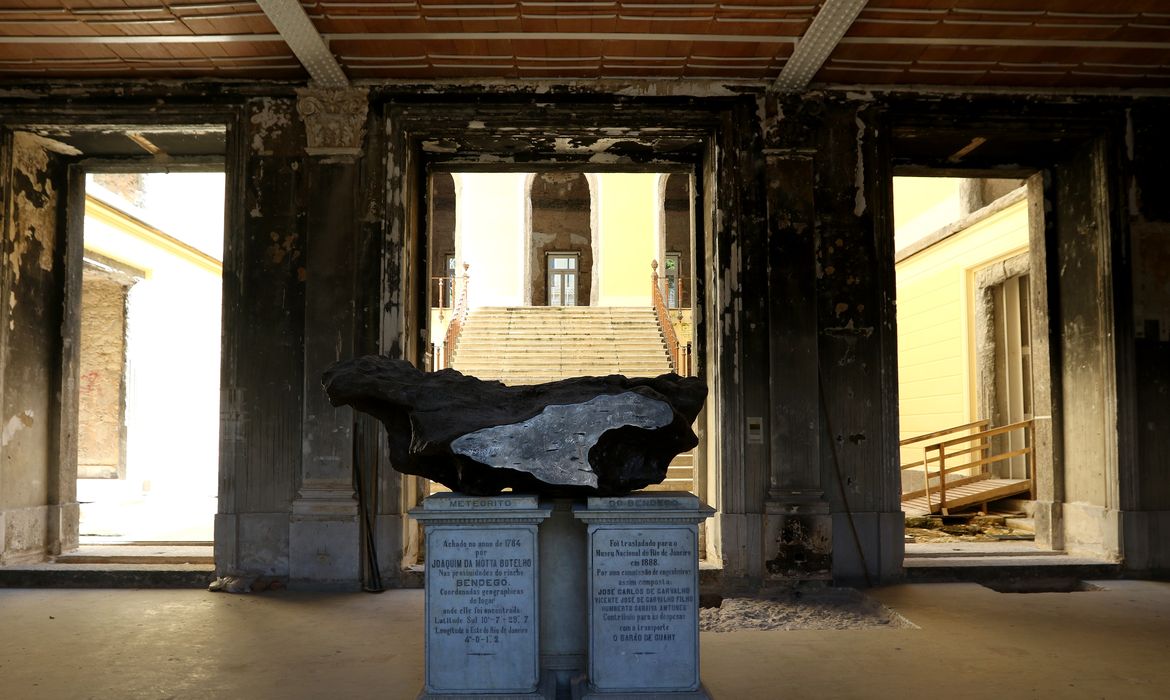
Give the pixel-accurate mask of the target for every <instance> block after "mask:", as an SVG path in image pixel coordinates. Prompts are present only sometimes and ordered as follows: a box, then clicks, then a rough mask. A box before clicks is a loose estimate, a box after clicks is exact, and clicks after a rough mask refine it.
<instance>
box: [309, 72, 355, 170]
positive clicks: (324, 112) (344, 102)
mask: <svg viewBox="0 0 1170 700" xmlns="http://www.w3.org/2000/svg"><path fill="white" fill-rule="evenodd" d="M367 94H368V91H367V90H366V89H365V88H318V87H307V88H297V113H298V114H300V115H301V119H302V120H304V122H305V135H306V141H307V142H308V143H307V145H306V146H305V153H308V154H309V155H311V156H346V157H350V158H356V157H357V156H358V155H360V154H361V152H362V134H363V131H364V130H363V126H364V125H365V123H366V110H367V109H368V106H369V102H368V100H367Z"/></svg>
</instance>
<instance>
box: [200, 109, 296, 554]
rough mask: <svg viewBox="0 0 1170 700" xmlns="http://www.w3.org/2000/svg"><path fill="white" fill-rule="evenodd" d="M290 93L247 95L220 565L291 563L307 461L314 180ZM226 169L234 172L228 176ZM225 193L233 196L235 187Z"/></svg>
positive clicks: (228, 299)
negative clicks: (295, 507)
mask: <svg viewBox="0 0 1170 700" xmlns="http://www.w3.org/2000/svg"><path fill="white" fill-rule="evenodd" d="M294 115H295V101H294V100H293V99H291V98H285V99H280V98H269V97H265V98H257V99H253V100H249V101H248V103H247V105H246V110H245V118H244V120H243V122H244V131H245V133H244V134H242V135H241V140H242V142H243V144H244V145H245V148H246V152H245V154H244V160H243V162H242V163H240V164H239V166H240V167H242V177H243V184H244V192H243V193H242V194H243V197H242V201H241V200H236V201H241V204H242V208H243V211H244V212H246V216H242V217H240V220H241V221H242V226H241V228H240V230H238V231H234V232H233V231H229V232H228V235H227V236H226V240H225V246H224V247H225V251H224V268H223V278H224V287H223V314H224V340H223V343H224V344H223V355H222V363H223V367H222V377H223V382H224V385H223V397H222V399H221V411H222V415H223V418H222V420H221V425H220V445H221V447H220V502H219V510H220V514H219V515H217V516H216V532H215V542H216V565H217V567H218V569H219V570H220V573H221V574H225V573H235V572H249V573H253V574H261V575H272V576H287V575H288V519H289V516H288V513H289V509H290V504H291V502H292V499H293V496H294V493H295V490H296V486H297V478H298V475H299V472H300V466H301V445H302V440H303V438H304V436H303V433H302V419H303V410H304V409H303V402H304V392H305V381H304V362H303V358H304V356H303V352H304V309H305V297H304V285H305V264H306V261H305V231H304V211H305V207H306V197H307V196H309V194H308V192H307V191H306V183H305V182H304V176H303V158H304V135H303V126H302V124H301V122H300V121H299V120H298V119H296V117H295V116H294ZM229 181H230V179H229ZM228 201H229V202H230V201H233V198H232V197H230V196H229V200H228Z"/></svg>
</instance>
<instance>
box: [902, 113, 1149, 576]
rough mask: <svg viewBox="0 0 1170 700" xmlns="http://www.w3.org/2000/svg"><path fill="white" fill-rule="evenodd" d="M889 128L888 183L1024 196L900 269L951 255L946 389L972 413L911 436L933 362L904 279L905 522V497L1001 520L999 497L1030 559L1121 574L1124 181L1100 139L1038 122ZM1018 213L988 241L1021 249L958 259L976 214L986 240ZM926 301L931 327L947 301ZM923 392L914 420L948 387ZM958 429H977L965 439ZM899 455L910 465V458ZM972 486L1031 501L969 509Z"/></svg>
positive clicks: (926, 120)
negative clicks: (1021, 522)
mask: <svg viewBox="0 0 1170 700" xmlns="http://www.w3.org/2000/svg"><path fill="white" fill-rule="evenodd" d="M895 121H896V122H897V123H898V125H897V126H895V127H893V136H892V140H891V147H892V154H893V158H894V169H893V174H894V175H903V176H909V177H915V178H926V179H927V180H928V181H930V182H933V183H935V184H936V185H937V184H938V183H941V182H943V181H942V180H940V179H939V178H961V179H962V182H963V183H965V184H963V186H962V191H963V192H964V193H965V194H964V195H963V196H966V195H968V194H970V193H972V192H986V191H987V190H988V188H991V189H995V188H996V187H997V182H998V181H1002V180H1015V181H1016V182H1014V183H1007V184H1008V185H1009V186H1010V187H1015V185H1016V184H1018V183H1019V182H1020V181H1023V182H1024V183H1025V185H1024V187H1023V188H1016V189H1014V190H1013V191H1014V192H1015V193H1016V194H1014V195H1011V193H1010V192H1009V193H1007V194H1001V195H998V196H996V197H993V198H991V199H990V203H984V204H983V205H982V208H981V209H980V210H976V211H969V210H968V211H964V212H963V214H961V215H960V220H959V222H957V223H952V224H950V225H944V226H943V228H942V229H941V233H937V234H932V235H928V236H926V237H925V238H924V239H923V240H922V242H920V243H918V244H916V246H917V250H909V251H907V250H903V254H901V255H899V260H900V264H901V263H902V262H905V261H907V260H910V259H911V257H919V258H921V257H923V256H922V254H923V252H925V251H928V250H930V249H931V248H935V249H936V250H942V251H945V250H947V248H948V246H950V248H951V249H952V253H953V254H952V255H950V260H951V261H952V263H953V264H954V269H956V270H958V271H959V272H958V273H957V274H958V275H959V277H960V279H959V280H958V281H959V285H960V289H963V290H964V291H963V297H964V299H965V307H966V309H967V318H966V321H965V322H964V321H963V320H962V319H961V318H960V319H959V320H958V321H955V322H953V325H954V326H956V327H958V328H959V329H960V332H958V333H956V334H955V337H958V338H959V339H960V342H959V343H957V346H958V352H957V353H954V354H958V355H960V357H961V361H960V362H959V363H958V365H957V369H955V370H954V371H953V372H952V374H954V375H957V376H959V377H960V378H961V381H960V382H959V383H960V384H963V385H964V386H966V387H968V388H967V389H966V390H965V396H964V398H963V402H962V403H963V406H964V407H966V409H967V410H968V411H969V413H968V414H967V415H966V416H963V415H960V414H955V415H952V416H950V417H949V418H948V419H947V420H940V421H938V423H940V424H941V425H939V426H938V428H937V429H934V432H939V431H941V430H944V429H948V428H949V429H951V430H950V432H949V434H947V433H944V434H942V435H932V434H931V432H930V431H931V430H932V428H931V427H928V426H926V425H919V426H915V425H914V424H913V421H914V420H915V416H914V415H912V414H914V413H915V411H913V410H909V411H908V410H907V409H908V408H913V406H912V404H913V402H914V395H913V391H914V389H913V387H911V386H910V384H911V383H912V382H913V381H914V379H915V377H914V372H915V371H917V369H918V368H916V366H915V365H916V364H927V360H928V359H929V353H928V352H927V350H926V349H919V350H918V352H919V357H915V356H914V354H913V353H914V352H915V348H914V345H913V343H912V342H911V341H910V339H909V338H908V335H909V333H910V332H912V331H913V329H912V328H911V327H910V326H911V325H912V324H913V323H914V318H913V316H914V307H915V302H914V300H913V296H912V295H911V294H909V293H907V290H906V287H905V280H903V279H902V276H901V274H899V288H898V324H899V328H898V332H899V355H900V359H899V373H900V375H901V376H900V378H899V383H900V387H901V394H902V396H901V403H902V413H903V415H902V441H901V442H902V447H903V448H904V452H903V455H902V461H903V464H902V466H903V467H907V466H908V464H913V462H914V461H917V462H918V465H917V466H915V467H914V468H913V469H905V468H904V469H903V470H902V474H903V476H904V479H903V508H904V510H909V508H907V502H908V501H907V498H908V496H909V494H908V493H907V492H908V491H913V490H915V489H916V490H918V491H919V492H925V491H932V493H931V494H930V495H929V496H927V498H930V499H932V500H933V501H934V504H935V506H936V508H935V509H934V510H933V512H931V513H930V515H931V516H932V517H934V516H937V517H944V518H945V517H953V516H955V515H959V514H963V513H971V512H973V511H989V510H990V511H992V512H991V513H990V514H991V515H994V514H995V513H994V511H995V504H996V503H997V501H998V502H1000V503H1003V502H1004V501H1003V500H1000V498H1001V497H1002V498H1003V499H1005V500H1006V502H1007V503H1009V508H1008V509H1007V511H1008V512H1007V513H1005V515H1008V516H1020V515H1023V516H1024V519H1026V520H1028V521H1030V522H1029V524H1030V526H1031V527H1032V530H1033V531H1034V535H1033V540H1032V541H1030V542H1026V543H1025V544H1023V545H1021V544H1020V543H1015V544H1016V545H1018V546H1020V547H1022V548H1024V549H1025V550H1026V551H1025V553H1029V554H1030V553H1033V552H1035V551H1038V550H1039V551H1049V552H1058V553H1061V552H1063V553H1068V554H1075V555H1078V556H1081V557H1088V558H1090V559H1092V560H1095V561H1098V562H1102V563H1110V562H1116V561H1117V560H1118V559H1119V558H1120V557H1121V555H1122V542H1121V531H1120V526H1119V523H1120V508H1121V502H1122V499H1121V494H1122V492H1123V490H1124V489H1123V486H1124V484H1126V483H1128V479H1131V478H1132V474H1130V473H1129V472H1128V470H1130V469H1132V460H1128V459H1125V458H1124V456H1125V455H1126V454H1127V453H1128V451H1129V450H1130V449H1131V447H1130V446H1129V445H1127V444H1126V441H1124V440H1122V439H1121V436H1122V435H1124V434H1126V431H1127V430H1128V429H1129V426H1128V424H1127V423H1126V420H1127V418H1128V416H1127V415H1126V414H1125V412H1124V411H1122V410H1120V409H1119V403H1120V401H1121V398H1120V394H1121V391H1120V389H1119V387H1122V386H1125V385H1126V384H1127V383H1128V382H1131V381H1133V378H1132V377H1130V376H1129V375H1128V374H1127V373H1129V372H1130V371H1131V367H1130V366H1129V364H1128V363H1127V362H1126V361H1125V359H1124V358H1123V357H1121V356H1119V354H1118V353H1119V351H1118V348H1117V345H1116V343H1117V342H1119V338H1121V337H1123V336H1124V334H1125V333H1127V332H1129V329H1128V328H1126V327H1125V325H1124V319H1126V318H1128V316H1127V313H1128V310H1127V309H1125V308H1124V306H1118V305H1116V304H1115V296H1114V295H1115V289H1116V285H1117V283H1118V280H1124V279H1127V278H1126V277H1125V275H1126V274H1127V271H1128V268H1127V265H1128V261H1127V257H1126V256H1125V255H1124V254H1123V253H1121V252H1120V251H1124V243H1123V241H1124V228H1123V225H1122V224H1121V222H1120V212H1121V211H1122V210H1123V207H1122V206H1121V205H1120V204H1119V199H1118V198H1119V195H1118V192H1119V189H1118V184H1117V183H1118V179H1117V178H1118V174H1117V171H1116V168H1115V166H1114V163H1113V162H1112V161H1111V160H1110V158H1109V157H1108V156H1107V155H1106V154H1107V153H1109V152H1110V151H1109V148H1110V146H1109V143H1108V137H1107V136H1106V134H1108V133H1109V125H1107V124H1105V123H1104V122H1102V123H1097V124H1094V123H1085V124H1081V125H1078V127H1077V128H1076V129H1073V128H1068V129H1065V130H1064V131H1061V132H1060V133H1059V134H1058V135H1054V133H1053V132H1052V131H1051V129H1050V128H1049V126H1050V124H1049V122H1047V121H1046V120H1045V119H1043V118H1039V117H1038V118H1036V120H1035V121H1034V122H1033V121H1029V120H1019V119H1016V118H1015V117H1006V116H1005V117H1004V118H1003V119H1002V121H994V122H992V123H991V125H988V124H987V123H983V124H980V125H977V126H973V127H971V128H970V129H965V128H962V127H960V126H956V125H951V126H949V127H945V128H939V127H938V126H937V125H936V124H932V123H930V116H929V114H923V113H914V114H904V115H900V116H899V117H897V118H896V119H895ZM1004 197H1007V200H1006V201H1005V200H1004V199H1003V198H1004ZM959 200H960V201H961V200H962V196H961V197H959ZM996 202H999V204H996ZM1009 205H1010V206H1009ZM1012 207H1015V208H1017V209H1019V211H1020V212H1022V213H1020V214H1019V215H1017V216H1016V219H1017V220H1018V221H1019V223H1018V224H1017V225H1015V226H1014V227H1012V226H1006V227H1004V226H1000V227H996V228H998V230H1001V231H1008V230H1009V229H1014V230H1016V231H1019V233H1018V234H1016V235H1015V237H1014V240H1015V241H1016V242H1017V244H1016V245H1015V246H1014V247H1013V246H999V247H998V248H996V247H995V246H991V244H990V243H986V242H985V244H984V245H974V244H972V245H970V246H968V247H966V248H963V247H961V246H957V245H952V244H953V243H954V242H956V241H960V240H962V236H961V234H960V231H967V230H968V229H972V228H973V227H968V226H964V225H963V224H964V223H976V222H972V221H970V219H971V217H972V216H975V215H976V214H979V216H975V218H977V219H979V220H980V221H981V222H982V225H983V227H984V228H988V227H990V223H991V222H993V221H994V220H996V219H997V218H999V219H1002V218H1003V217H1006V216H1008V214H1007V212H1008V210H1009V209H1010V208H1012ZM896 208H897V207H896V205H895V209H896ZM895 214H896V212H895ZM1025 230H1026V236H1025V235H1024V234H1025ZM1005 235H1007V234H1005ZM956 236H959V237H958V238H956ZM1001 238H1002V237H1001ZM972 240H974V239H972ZM988 240H990V239H988ZM1024 243H1026V246H1025V245H1024ZM906 253H909V254H910V256H907V255H906ZM936 257H939V256H936ZM901 272H902V271H900V273H901ZM921 279H926V277H925V276H923V277H921ZM926 291H928V292H929V293H927V294H924V295H923V298H924V300H925V301H924V303H923V304H921V306H920V309H921V311H920V313H921V317H922V318H921V319H920V320H925V319H928V318H931V314H932V313H934V312H936V311H937V310H938V309H939V308H941V307H942V306H944V305H945V302H946V299H947V298H946V294H945V293H943V291H941V287H935V288H932V289H929V290H926ZM926 325H931V324H926ZM940 325H941V322H940V323H937V324H934V326H935V328H932V329H930V331H929V332H931V333H933V332H936V331H937V330H938V328H937V327H938V326H940ZM926 334H927V331H923V337H924V338H925V337H926ZM944 345H948V343H941V342H940V343H939V344H938V347H943V346H944ZM949 345H950V346H951V347H954V346H955V345H956V344H954V343H949ZM946 364H947V363H943V362H937V363H935V365H936V366H937V367H940V368H941V367H944V366H946ZM952 366H953V365H952ZM961 370H965V371H961ZM920 384H921V387H920V388H921V389H923V390H924V392H925V393H924V394H923V395H921V396H920V399H919V400H918V409H919V410H917V413H918V414H923V413H927V411H925V410H921V409H923V408H924V407H927V406H929V405H930V404H931V401H934V400H935V399H937V396H938V395H940V394H942V393H943V391H942V389H943V388H944V387H945V386H946V382H944V381H942V379H941V378H940V377H935V378H927V377H923V378H922V379H921V381H920ZM928 395H929V396H928ZM964 418H969V419H971V420H969V421H967V422H966V423H964ZM910 440H914V443H913V444H911V443H909V442H908V441H910ZM907 447H909V448H911V451H912V452H916V454H907V452H906V451H905V448H907ZM923 468H925V471H926V472H928V473H930V472H933V473H934V474H935V475H936V476H935V477H934V478H933V479H932V478H931V477H929V476H927V477H925V478H926V479H927V483H925V484H912V483H908V482H909V481H910V480H911V479H907V478H905V477H911V478H912V477H913V473H914V470H915V469H923ZM940 473H941V474H947V475H948V476H949V477H950V478H953V479H954V481H953V482H952V481H948V482H947V484H946V486H945V488H946V489H947V493H946V494H945V495H944V494H943V493H942V490H943V485H942V484H941V483H940V480H939V478H938V476H937V475H938V474H940ZM977 479H982V480H984V481H986V482H993V481H1000V482H1004V483H1014V484H1016V485H1017V486H1026V487H1027V489H1028V490H1027V500H1024V499H1023V498H1022V497H1021V495H1022V494H1023V493H1024V491H1023V489H1022V488H1020V489H1019V490H1020V492H1021V495H1010V494H1003V493H991V494H988V493H981V494H975V495H974V496H973V497H972V496H968V495H965V493H964V492H965V491H967V490H968V486H969V485H970V483H971V482H974V481H975V480H977ZM924 495H926V494H924V493H919V494H916V496H918V497H921V496H924ZM952 497H957V498H958V499H959V500H962V499H964V498H966V499H967V500H968V501H969V503H967V504H961V503H956V504H953V505H954V507H953V508H948V510H951V511H952V512H951V513H944V512H942V508H941V507H938V506H939V504H941V503H945V502H946V501H947V500H949V499H951V498H952ZM1013 501H1014V503H1013ZM1020 511H1023V512H1022V513H1021V512H1020ZM996 524H998V523H996ZM972 544H978V543H972ZM994 544H995V543H993V546H994ZM910 553H911V545H908V546H907V554H908V555H909V554H910ZM1053 561H1059V559H1055V558H1054V559H1053ZM910 565H911V560H910V559H907V566H910ZM927 565H929V563H928V562H918V563H916V564H915V566H927Z"/></svg>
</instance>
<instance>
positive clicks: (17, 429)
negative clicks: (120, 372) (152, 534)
mask: <svg viewBox="0 0 1170 700" xmlns="http://www.w3.org/2000/svg"><path fill="white" fill-rule="evenodd" d="M0 138H2V139H3V145H2V146H0V192H2V193H3V211H2V212H0V216H2V219H0V227H2V228H3V249H2V251H0V253H2V260H3V268H2V272H0V295H2V297H3V305H2V306H3V308H2V311H0V360H2V361H0V372H2V373H3V377H2V379H0V430H2V431H3V435H2V436H0V448H2V449H0V454H2V457H0V563H10V562H16V561H24V560H39V559H40V558H42V557H43V556H44V554H45V552H46V548H47V547H48V546H49V541H48V538H49V533H50V530H51V529H52V528H51V521H52V519H54V518H57V517H59V516H60V512H59V508H57V506H59V505H60V504H59V503H58V500H59V499H58V492H57V491H58V490H57V483H56V482H57V477H56V474H55V469H56V466H57V459H58V455H57V454H56V451H57V448H58V438H59V435H58V434H57V428H58V426H57V419H58V416H57V414H58V411H59V406H58V404H57V403H56V401H55V399H54V397H55V395H56V393H57V389H58V384H59V381H60V371H61V340H60V329H61V322H62V315H61V314H62V308H63V306H64V269H63V268H64V265H63V252H64V247H65V246H64V240H63V235H64V234H63V226H62V223H63V212H64V201H65V192H64V189H65V187H64V178H65V170H64V163H63V159H62V157H61V156H60V155H59V154H57V153H56V152H55V148H56V144H54V143H52V142H50V141H48V140H47V139H44V138H41V137H39V136H35V135H33V134H29V133H26V132H22V131H17V132H11V131H7V130H4V131H0Z"/></svg>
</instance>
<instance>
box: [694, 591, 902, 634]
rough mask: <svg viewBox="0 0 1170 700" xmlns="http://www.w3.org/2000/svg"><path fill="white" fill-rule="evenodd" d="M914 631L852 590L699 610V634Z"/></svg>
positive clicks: (797, 593)
mask: <svg viewBox="0 0 1170 700" xmlns="http://www.w3.org/2000/svg"><path fill="white" fill-rule="evenodd" d="M898 627H914V625H913V624H911V623H910V622H908V621H907V620H906V619H905V618H903V617H902V616H901V615H899V614H898V613H896V612H894V611H892V610H890V609H889V608H887V607H885V606H884V605H882V604H881V603H879V602H877V601H876V600H874V599H872V598H870V597H868V596H866V595H865V594H864V593H861V592H860V591H857V590H854V589H852V588H825V589H821V590H813V591H792V592H789V593H784V594H780V595H775V596H770V597H768V598H724V599H723V602H722V604H721V605H720V606H719V607H717V608H701V609H700V610H699V629H700V630H701V631H703V632H734V631H737V630H749V629H750V630H846V629H869V628H898Z"/></svg>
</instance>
